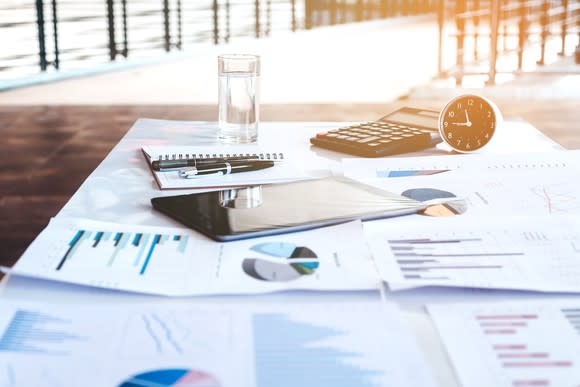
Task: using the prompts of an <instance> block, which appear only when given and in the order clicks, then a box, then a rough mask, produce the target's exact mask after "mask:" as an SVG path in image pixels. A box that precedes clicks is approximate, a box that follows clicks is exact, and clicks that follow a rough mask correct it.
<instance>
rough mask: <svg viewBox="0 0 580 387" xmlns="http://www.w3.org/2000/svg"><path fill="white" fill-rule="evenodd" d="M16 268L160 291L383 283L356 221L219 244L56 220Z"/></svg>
mask: <svg viewBox="0 0 580 387" xmlns="http://www.w3.org/2000/svg"><path fill="white" fill-rule="evenodd" d="M11 272H12V274H17V275H26V276H30V277H37V278H44V279H52V280H57V281H64V282H70V283H76V284H82V285H90V286H97V287H103V288H112V289H119V290H127V291H134V292H142V293H152V294H163V295H202V294H244V293H264V292H272V291H282V290H290V289H311V290H369V289H376V288H377V286H378V285H379V283H380V280H379V279H378V275H377V272H376V270H375V268H374V266H373V264H372V259H371V257H370V252H369V250H368V247H367V245H366V241H365V238H364V235H363V233H362V226H361V223H360V222H358V221H357V222H350V223H344V224H341V225H337V226H333V227H326V228H319V229H314V230H310V231H304V232H298V233H292V234H283V235H275V236H269V237H263V238H254V239H249V240H243V241H235V242H228V243H218V242H215V241H212V240H210V239H208V238H206V237H204V236H202V235H200V234H198V233H196V232H194V231H192V230H189V229H184V228H166V227H151V226H136V225H124V224H116V223H106V222H97V221H92V220H87V219H60V218H59V219H53V221H52V222H51V223H50V224H49V225H48V226H47V227H46V228H45V230H44V231H43V232H42V233H41V234H40V235H39V236H38V237H37V238H36V239H35V241H34V242H33V243H32V244H31V245H30V247H29V248H28V249H27V250H26V252H25V253H24V254H23V256H22V257H21V258H20V260H19V261H18V262H17V263H16V265H15V266H14V267H13V269H12V271H11Z"/></svg>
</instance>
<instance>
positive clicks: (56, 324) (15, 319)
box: [0, 309, 85, 355]
mask: <svg viewBox="0 0 580 387" xmlns="http://www.w3.org/2000/svg"><path fill="white" fill-rule="evenodd" d="M83 340H85V339H84V338H83V337H81V336H79V335H76V334H73V333H71V332H70V321H67V320H65V319H62V318H59V317H56V316H52V315H50V314H48V313H40V312H35V311H31V310H26V309H18V310H16V311H15V312H14V313H13V315H12V318H11V320H10V322H9V323H8V326H7V327H6V329H5V330H4V332H3V333H2V336H0V352H13V353H27V354H41V355H68V354H69V351H70V344H71V343H72V342H75V341H83Z"/></svg>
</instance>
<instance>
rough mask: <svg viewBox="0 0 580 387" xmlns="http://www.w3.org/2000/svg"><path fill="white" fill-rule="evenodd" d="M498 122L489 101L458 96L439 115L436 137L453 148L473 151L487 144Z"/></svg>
mask: <svg viewBox="0 0 580 387" xmlns="http://www.w3.org/2000/svg"><path fill="white" fill-rule="evenodd" d="M501 120H502V116H501V112H500V111H499V108H498V107H497V106H496V105H495V104H494V103H493V102H492V101H490V100H489V99H487V98H485V97H482V96H479V95H474V94H465V95H460V96H459V97H456V98H453V99H452V100H451V101H449V102H448V103H447V105H445V107H444V108H443V110H442V111H441V113H440V114H439V134H440V135H441V138H442V139H443V141H445V142H446V143H447V144H448V145H449V146H450V147H451V148H452V149H454V150H456V151H458V152H461V153H469V152H475V151H477V150H479V149H481V148H483V147H484V146H485V145H487V144H488V143H489V142H490V140H491V139H492V137H493V135H494V134H495V132H496V130H497V127H498V125H499V123H500V122H501Z"/></svg>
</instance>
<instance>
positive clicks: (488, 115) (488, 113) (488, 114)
mask: <svg viewBox="0 0 580 387" xmlns="http://www.w3.org/2000/svg"><path fill="white" fill-rule="evenodd" d="M487 118H491V110H488V112H487Z"/></svg>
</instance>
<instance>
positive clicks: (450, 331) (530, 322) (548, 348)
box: [429, 300, 580, 386]
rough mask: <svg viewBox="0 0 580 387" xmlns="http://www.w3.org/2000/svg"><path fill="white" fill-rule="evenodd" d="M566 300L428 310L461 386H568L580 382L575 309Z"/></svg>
mask: <svg viewBox="0 0 580 387" xmlns="http://www.w3.org/2000/svg"><path fill="white" fill-rule="evenodd" d="M570 302H571V301H567V300H565V301H562V300H556V302H551V303H549V304H548V303H541V302H535V303H525V302H524V303H518V304H514V303H501V304H500V303H497V304H487V305H484V304H479V305H478V304H475V305H447V306H446V305H440V306H429V312H430V314H431V316H432V318H433V319H434V321H435V325H436V327H437V329H438V331H439V334H440V336H441V338H442V339H443V342H444V344H445V346H446V348H447V350H448V352H449V354H450V356H451V359H452V361H453V362H454V365H455V369H456V370H458V374H459V376H460V379H461V381H462V383H463V384H464V385H469V386H486V385H487V386H490V385H493V386H567V385H575V384H570V382H571V381H574V380H575V381H579V380H580V352H579V351H578V348H579V347H580V335H579V334H578V331H577V328H576V324H577V321H578V320H576V318H577V317H575V316H577V315H578V313H579V312H578V311H580V308H579V307H577V306H580V305H574V304H572V305H570ZM570 326H572V327H573V328H574V329H570ZM467 348H469V350H466V349H467Z"/></svg>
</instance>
